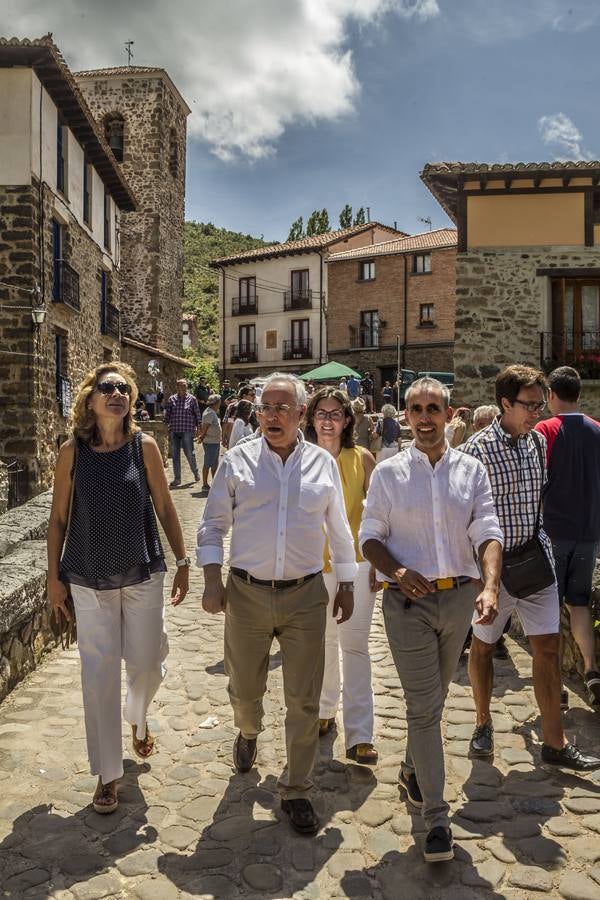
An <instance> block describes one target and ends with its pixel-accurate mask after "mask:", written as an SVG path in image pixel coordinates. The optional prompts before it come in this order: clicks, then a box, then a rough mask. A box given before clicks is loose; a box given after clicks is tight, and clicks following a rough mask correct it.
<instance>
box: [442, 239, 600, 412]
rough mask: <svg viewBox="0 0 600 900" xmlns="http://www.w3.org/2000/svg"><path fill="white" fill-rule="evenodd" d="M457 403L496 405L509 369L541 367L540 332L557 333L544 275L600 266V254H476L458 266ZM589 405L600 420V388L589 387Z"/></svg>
mask: <svg viewBox="0 0 600 900" xmlns="http://www.w3.org/2000/svg"><path fill="white" fill-rule="evenodd" d="M456 266H457V273H456V339H455V347H454V371H455V390H454V397H455V400H456V401H458V402H459V403H461V404H463V403H464V404H466V405H468V406H479V405H480V404H482V403H484V404H487V403H493V402H495V401H494V379H495V377H496V375H497V374H498V372H499V371H500V370H501V369H503V368H504V367H505V366H508V365H511V364H513V363H525V364H527V365H531V366H535V367H537V368H539V367H540V363H541V361H540V332H542V331H550V330H551V325H550V324H549V322H550V319H549V317H548V314H549V307H550V298H549V279H548V278H547V277H546V276H538V275H537V274H536V270H537V269H539V268H541V269H543V268H569V269H576V268H589V267H600V248H598V247H580V248H576V249H574V248H573V247H565V248H557V247H552V248H540V247H533V248H523V249H519V250H515V249H510V248H507V249H504V248H495V249H473V248H471V249H470V250H469V251H468V252H467V253H459V254H458V255H457V259H456ZM582 406H583V408H584V410H585V411H586V412H588V413H590V414H591V415H594V416H596V417H600V383H599V382H584V388H583V395H582Z"/></svg>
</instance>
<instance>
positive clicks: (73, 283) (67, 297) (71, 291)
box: [52, 259, 81, 311]
mask: <svg viewBox="0 0 600 900" xmlns="http://www.w3.org/2000/svg"><path fill="white" fill-rule="evenodd" d="M52 299H53V300H54V302H55V303H64V304H65V305H66V306H70V307H71V309H76V310H77V311H79V310H80V309H81V305H80V302H79V272H77V271H75V269H74V268H73V267H72V266H70V265H69V263H67V262H65V261H64V259H63V260H60V261H59V262H56V263H55V265H54V284H53V286H52Z"/></svg>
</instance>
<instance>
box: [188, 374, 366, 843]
mask: <svg viewBox="0 0 600 900" xmlns="http://www.w3.org/2000/svg"><path fill="white" fill-rule="evenodd" d="M305 410H306V393H305V389H304V385H303V384H302V382H301V381H300V380H299V379H297V378H295V377H294V376H293V375H287V374H283V375H282V374H278V373H277V374H275V375H272V376H271V377H270V378H268V379H267V381H266V382H265V384H264V386H263V392H262V396H261V402H260V404H258V405H257V407H256V411H257V414H258V417H259V421H260V425H261V431H262V437H260V438H259V439H256V440H249V441H243V442H242V443H240V444H238V445H237V446H235V447H233V448H232V449H231V450H230V451H229V452H228V453H227V454H226V455H225V457H224V459H223V461H222V463H221V466H220V468H219V469H218V471H217V474H216V476H215V478H214V481H213V483H212V487H211V491H210V495H209V498H208V501H207V504H206V508H205V510H204V517H203V519H202V521H201V522H200V525H199V527H198V549H197V562H198V565H199V566H203V567H204V578H205V590H204V596H203V598H202V605H203V607H204V609H205V610H206V611H207V612H210V613H218V612H222V611H223V610H224V611H225V671H226V672H227V675H228V676H229V687H228V690H229V697H230V700H231V705H232V707H233V711H234V721H235V724H236V726H237V727H238V728H239V734H238V736H237V738H236V740H235V744H234V748H233V761H234V765H235V767H236V769H237V770H238V771H239V772H248V771H249V770H250V769H251V768H252V766H253V764H254V761H255V759H256V739H257V736H258V735H259V733H260V732H261V731H262V718H263V704H262V698H263V695H264V693H265V690H266V685H267V673H268V668H269V651H270V649H271V644H272V642H273V638H274V637H276V638H277V640H278V641H279V646H280V648H281V656H282V671H283V681H284V694H285V703H286V709H287V713H286V720H285V732H286V747H287V765H286V767H285V769H284V771H283V773H282V775H281V777H280V779H279V789H280V793H281V796H282V801H281V806H282V809H283V810H284V811H285V812H287V813H288V815H289V816H290V821H291V824H292V826H293V827H294V828H295V829H296V830H297V831H299V832H301V833H303V834H314V833H316V831H317V830H318V827H319V826H318V820H317V818H316V816H315V813H314V810H313V808H312V805H311V803H310V800H309V795H310V792H311V788H312V781H311V775H312V770H313V766H314V760H315V756H316V751H317V746H318V740H319V696H320V693H321V685H322V682H323V667H324V659H325V623H326V614H327V603H328V597H327V590H326V588H325V585H324V583H323V576H322V575H321V568H322V566H323V549H324V542H325V533H324V531H323V525H324V526H325V529H326V531H327V537H328V540H329V546H330V548H331V556H332V564H333V567H334V570H335V572H336V574H337V579H338V593H337V597H336V602H335V606H334V615H335V616H336V618H337V621H338V622H339V623H341V622H345V621H346V620H347V619H349V618H350V616H351V614H352V609H353V605H354V601H353V590H354V576H355V575H356V571H357V566H356V561H355V553H354V544H353V540H352V534H351V531H350V526H349V525H348V520H347V518H346V513H345V510H344V502H343V495H342V488H341V483H340V479H339V475H338V468H337V464H336V461H335V459H334V458H333V457H332V456H331V455H330V454H329V453H327V452H326V451H325V450H323V449H322V448H320V447H317V446H316V445H315V444H309V443H306V442H305V441H304V438H303V437H302V434H301V433H300V432H299V431H298V425H299V423H300V421H301V419H302V417H303V416H304V412H305ZM230 528H231V549H230V556H229V563H230V572H229V576H228V578H227V584H226V585H225V586H223V582H222V578H221V566H222V564H223V540H224V538H225V536H226V534H227V532H228V531H229V529H230Z"/></svg>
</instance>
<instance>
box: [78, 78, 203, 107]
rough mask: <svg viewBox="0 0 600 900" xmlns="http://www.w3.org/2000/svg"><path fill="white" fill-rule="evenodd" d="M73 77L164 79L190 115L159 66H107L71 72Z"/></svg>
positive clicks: (179, 94)
mask: <svg viewBox="0 0 600 900" xmlns="http://www.w3.org/2000/svg"><path fill="white" fill-rule="evenodd" d="M73 75H74V76H75V78H78V79H81V80H82V81H85V80H86V79H88V78H110V77H111V76H114V75H118V76H119V78H126V77H127V76H128V75H156V76H158V77H160V78H164V80H165V81H166V82H167V84H169V86H170V87H171V89H172V90H173V93H174V94H175V96H176V97H177V99H178V100H179V102H180V103H181V105H182V106H183V107H184V108H185V109H186V110H187V112H188V115H189V114H190V113H191V109H190V108H189V106H188V105H187V103H186V102H185V100H184V99H183V97H182V96H181V93H180V92H179V90H178V88H177V87H176V85H175V83H174V82H173V80H172V79H171V77H170V75H169V73H168V72H167V71H166V69H161V68H160V66H108V67H106V68H104V69H84V70H82V71H81V72H73Z"/></svg>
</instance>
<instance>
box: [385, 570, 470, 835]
mask: <svg viewBox="0 0 600 900" xmlns="http://www.w3.org/2000/svg"><path fill="white" fill-rule="evenodd" d="M477 584H478V583H477V582H471V583H467V584H464V585H461V587H459V588H457V589H455V590H451V591H436V592H435V593H433V594H427V595H426V596H425V597H419V598H418V599H415V600H411V601H410V606H409V608H408V609H407V608H406V597H405V595H404V594H403V593H402V592H401V591H390V590H386V591H384V592H383V618H384V622H385V630H386V633H387V637H388V641H389V643H390V649H391V651H392V656H393V658H394V663H395V664H396V669H397V670H398V676H399V678H400V683H401V684H402V689H403V691H404V697H405V699H406V721H407V725H408V740H407V744H406V757H405V761H404V763H403V765H402V769H403V771H404V773H405V774H407V775H408V774H410V773H411V772H414V773H415V774H416V776H417V781H418V782H419V787H420V789H421V794H422V795H423V810H422V815H423V819H424V820H425V824H426V826H427V828H428V829H431V828H435V827H436V826H437V825H442V826H444V827H445V828H447V827H448V821H449V820H448V811H449V807H448V804H447V803H446V801H445V800H444V781H445V770H444V749H443V745H442V731H441V720H442V712H443V709H444V701H445V699H446V693H447V691H448V685H449V684H450V681H451V679H452V676H453V675H454V673H455V671H456V666H457V663H458V660H459V657H460V653H461V650H462V648H463V645H464V641H465V637H466V636H467V631H468V630H469V625H470V624H471V617H472V615H473V608H474V605H475V599H476V597H477V594H478V593H479V587H478V586H477Z"/></svg>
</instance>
